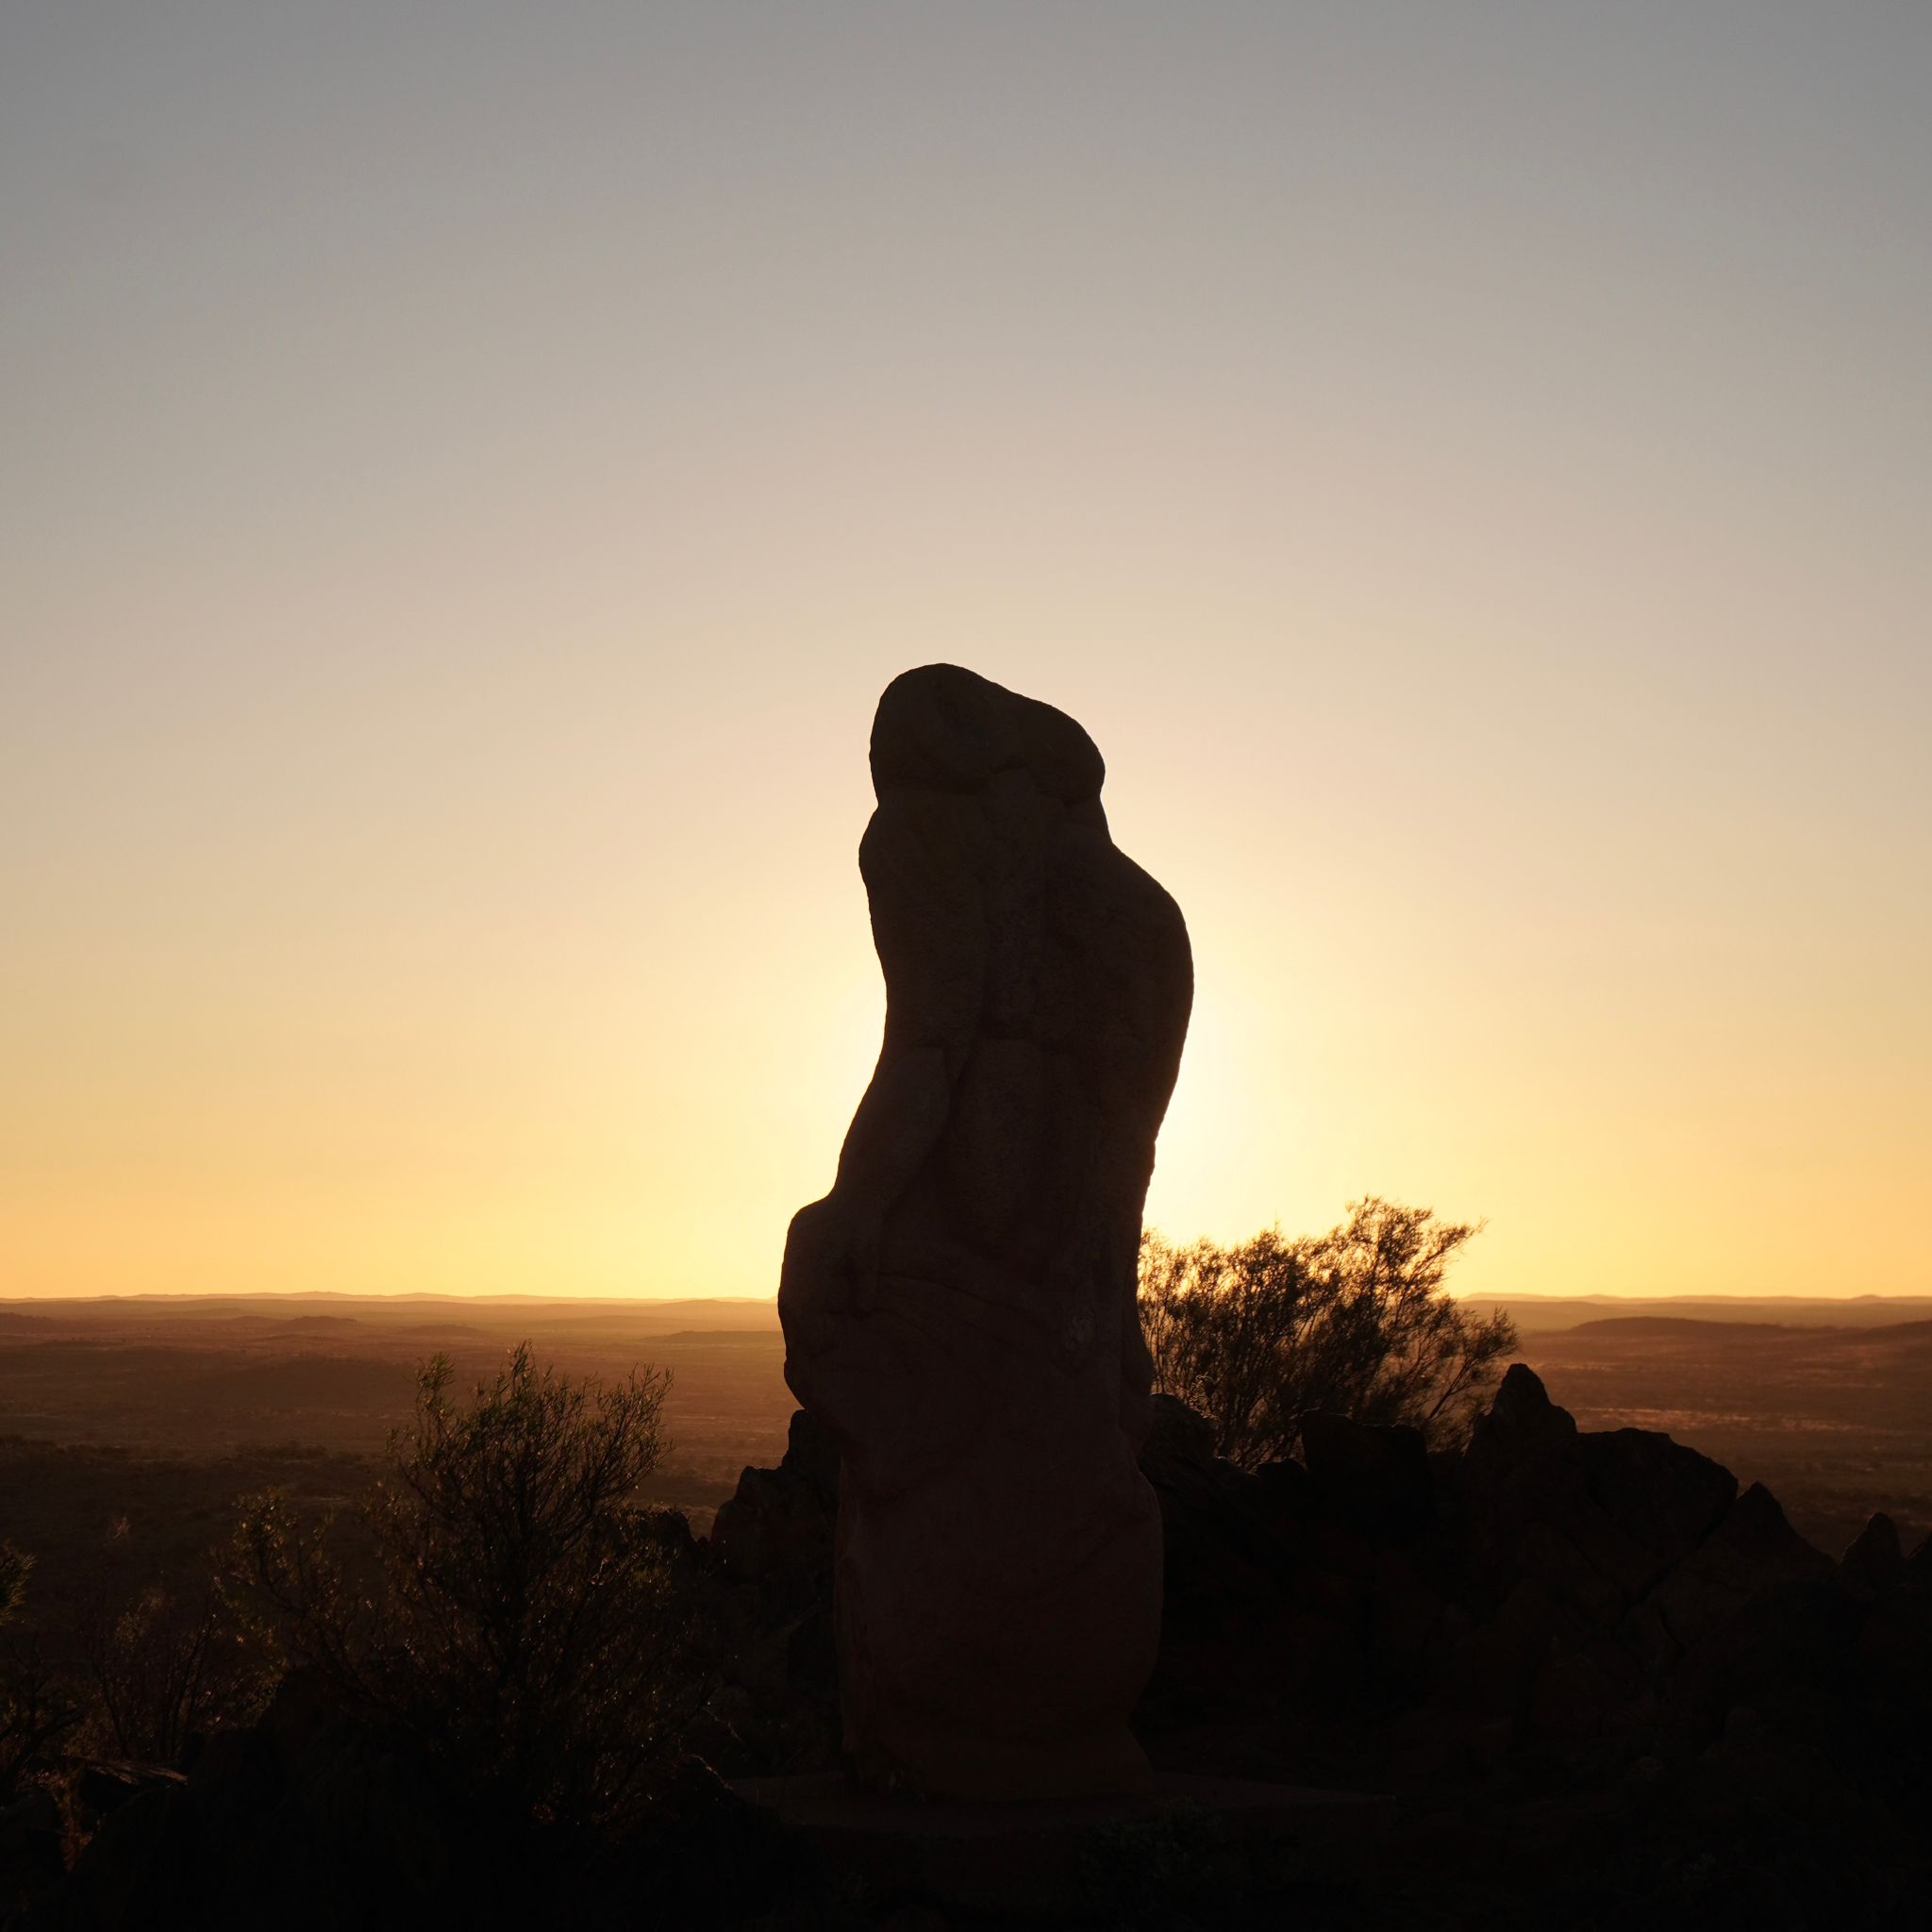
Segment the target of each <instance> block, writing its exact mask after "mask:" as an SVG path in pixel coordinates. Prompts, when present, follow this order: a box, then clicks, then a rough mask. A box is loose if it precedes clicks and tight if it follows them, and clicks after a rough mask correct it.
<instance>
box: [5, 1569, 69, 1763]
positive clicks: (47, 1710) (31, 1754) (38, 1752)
mask: <svg viewBox="0 0 1932 1932" xmlns="http://www.w3.org/2000/svg"><path fill="white" fill-rule="evenodd" d="M33 1566H34V1559H33V1558H32V1557H29V1556H27V1555H26V1554H25V1552H24V1551H21V1550H17V1549H15V1548H14V1547H13V1545H12V1544H11V1543H4V1542H0V1799H6V1798H8V1797H10V1796H11V1795H12V1793H13V1791H14V1789H15V1788H16V1787H17V1786H18V1785H19V1784H20V1782H21V1781H22V1780H23V1779H24V1778H25V1777H27V1776H28V1775H30V1774H32V1773H33V1772H36V1771H38V1770H40V1769H42V1766H44V1765H45V1763H46V1762H47V1760H48V1759H49V1757H51V1756H52V1754H53V1753H54V1751H55V1750H56V1748H57V1747H58V1744H59V1743H60V1740H62V1739H63V1738H64V1737H66V1735H67V1733H68V1732H69V1731H71V1730H72V1729H73V1728H74V1725H75V1721H76V1720H77V1718H78V1716H79V1713H78V1712H77V1711H76V1710H75V1707H74V1702H73V1700H72V1698H70V1697H69V1696H68V1695H67V1693H66V1690H65V1687H64V1686H63V1685H62V1684H61V1683H60V1681H59V1679H58V1677H57V1676H56V1675H55V1674H54V1672H53V1671H52V1669H51V1668H49V1666H48V1665H47V1663H46V1661H45V1659H44V1658H43V1657H42V1655H41V1649H40V1645H39V1644H38V1643H37V1642H36V1641H34V1640H33V1639H31V1638H30V1637H25V1636H24V1635H22V1633H21V1632H20V1631H19V1630H18V1629H17V1628H14V1627H12V1626H13V1625H15V1624H17V1622H18V1618H19V1614H20V1607H21V1604H22V1602H23V1600H24V1599H25V1595H26V1580H27V1575H28V1573H29V1572H30V1571H31V1570H32V1569H33Z"/></svg>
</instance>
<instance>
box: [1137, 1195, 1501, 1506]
mask: <svg viewBox="0 0 1932 1932" xmlns="http://www.w3.org/2000/svg"><path fill="white" fill-rule="evenodd" d="M1478 1232H1479V1224H1477V1223H1474V1222H1445V1221H1441V1220H1438V1219H1437V1217H1436V1215H1435V1213H1434V1211H1433V1210H1432V1209H1430V1208H1406V1207H1401V1206H1398V1205H1396V1204H1395V1203H1392V1202H1390V1201H1384V1200H1382V1199H1380V1198H1379V1197H1377V1196H1374V1195H1370V1196H1368V1197H1366V1198H1365V1199H1363V1200H1360V1201H1357V1202H1354V1203H1352V1204H1351V1205H1350V1208H1349V1214H1348V1219H1347V1220H1346V1221H1344V1222H1342V1223H1341V1224H1339V1225H1338V1226H1336V1227H1332V1228H1330V1229H1329V1230H1328V1232H1327V1233H1326V1234H1321V1235H1304V1236H1301V1237H1300V1238H1298V1239H1296V1240H1292V1241H1291V1240H1289V1239H1287V1238H1286V1237H1284V1236H1283V1235H1282V1233H1281V1231H1280V1229H1279V1228H1266V1229H1263V1230H1262V1232H1261V1233H1259V1234H1257V1235H1256V1236H1254V1237H1253V1238H1252V1239H1251V1240H1249V1241H1241V1242H1239V1243H1237V1244H1236V1245H1234V1246H1232V1247H1221V1246H1218V1245H1216V1244H1215V1243H1214V1242H1213V1241H1195V1242H1194V1243H1193V1244H1192V1245H1191V1246H1189V1247H1176V1246H1174V1245H1173V1244H1172V1243H1170V1242H1168V1241H1163V1240H1162V1239H1161V1238H1160V1236H1159V1235H1158V1234H1154V1233H1152V1232H1150V1233H1148V1234H1146V1235H1144V1236H1143V1237H1142V1239H1141V1326H1142V1328H1143V1329H1144V1331H1145V1333H1146V1337H1147V1345H1148V1348H1149V1349H1150V1351H1151V1352H1152V1354H1153V1357H1154V1374H1155V1387H1156V1388H1157V1389H1158V1390H1161V1391H1164V1392H1166V1393H1168V1394H1170V1395H1174V1396H1177V1397H1179V1398H1180V1400H1181V1401H1183V1402H1185V1403H1187V1404H1188V1405H1189V1407H1191V1408H1194V1409H1197V1410H1199V1411H1200V1413H1201V1414H1203V1415H1204V1416H1206V1417H1207V1418H1208V1421H1209V1422H1210V1423H1211V1424H1213V1426H1214V1438H1215V1448H1216V1451H1217V1452H1218V1453H1219V1454H1220V1455H1222V1456H1224V1457H1227V1458H1228V1460H1229V1461H1231V1462H1235V1463H1239V1464H1240V1465H1241V1467H1243V1468H1247V1469H1253V1468H1257V1467H1258V1466H1259V1465H1260V1464H1262V1463H1264V1462H1270V1461H1276V1460H1279V1459H1281V1458H1283V1457H1288V1456H1290V1455H1291V1454H1292V1453H1293V1451H1294V1449H1295V1447H1296V1444H1297V1443H1298V1442H1299V1441H1300V1438H1301V1429H1302V1422H1303V1419H1304V1418H1305V1417H1307V1416H1308V1415H1312V1414H1315V1413H1317V1412H1319V1411H1327V1412H1330V1413H1333V1414H1338V1415H1345V1416H1350V1417H1352V1418H1354V1419H1355V1420H1356V1421H1358V1422H1366V1423H1381V1424H1388V1423H1406V1424H1410V1425H1411V1426H1413V1427H1415V1428H1418V1429H1420V1430H1422V1432H1423V1434H1424V1436H1425V1437H1426V1438H1427V1439H1428V1441H1429V1442H1430V1444H1431V1446H1432V1447H1452V1446H1455V1445H1457V1444H1458V1443H1460V1442H1461V1441H1463V1440H1464V1439H1465V1438H1466V1437H1467V1435H1468V1433H1469V1427H1470V1424H1471V1422H1472V1421H1473V1420H1474V1417H1475V1415H1476V1414H1477V1413H1479V1412H1480V1410H1481V1408H1482V1407H1483V1404H1484V1401H1485V1399H1486V1397H1487V1393H1488V1391H1489V1389H1490V1387H1491V1384H1492V1383H1493V1382H1494V1381H1495V1379H1496V1376H1497V1374H1498V1373H1499V1372H1500V1367H1501V1363H1502V1360H1503V1358H1504V1357H1506V1356H1507V1355H1508V1353H1509V1352H1510V1351H1511V1350H1512V1349H1513V1348H1514V1347H1515V1346H1516V1330H1515V1327H1514V1325H1513V1324H1511V1323H1510V1321H1509V1319H1508V1317H1507V1315H1504V1314H1500V1313H1498V1314H1496V1315H1493V1316H1491V1317H1490V1318H1489V1319H1488V1320H1479V1319H1477V1318H1476V1317H1474V1315H1472V1314H1470V1313H1468V1312H1467V1311H1465V1310H1464V1309H1463V1308H1461V1307H1458V1306H1457V1303H1455V1302H1454V1301H1452V1300H1450V1299H1449V1297H1448V1296H1447V1295H1446V1294H1445V1293H1444V1292H1443V1282H1444V1277H1445V1276H1446V1274H1447V1273H1448V1270H1449V1266H1450V1264H1451V1262H1453V1261H1454V1260H1455V1258H1456V1257H1457V1255H1458V1254H1459V1253H1460V1252H1461V1250H1462V1249H1463V1248H1464V1246H1466V1245H1467V1243H1468V1242H1469V1241H1471V1240H1472V1239H1473V1238H1474V1236H1475V1235H1476V1234H1477V1233H1478Z"/></svg>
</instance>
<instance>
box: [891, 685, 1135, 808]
mask: <svg viewBox="0 0 1932 1932" xmlns="http://www.w3.org/2000/svg"><path fill="white" fill-rule="evenodd" d="M1021 768H1024V770H1026V771H1029V772H1030V773H1031V774H1033V780H1034V782H1035V783H1036V784H1037V785H1038V786H1039V787H1040V789H1041V791H1044V792H1046V793H1047V794H1048V795H1049V796H1051V797H1054V798H1060V799H1064V800H1066V801H1067V802H1068V803H1069V804H1077V803H1079V802H1080V801H1081V800H1083V799H1089V798H1097V797H1098V796H1099V795H1100V787H1101V782H1102V780H1103V779H1105V777H1106V776H1107V766H1106V764H1105V762H1104V761H1103V760H1102V758H1101V756H1100V748H1099V746H1098V745H1096V744H1095V743H1094V742H1093V741H1092V740H1091V738H1089V737H1088V735H1087V734H1086V732H1085V731H1083V730H1082V729H1081V728H1080V726H1079V725H1078V724H1075V723H1074V720H1073V719H1071V718H1070V717H1068V716H1067V714H1066V713H1065V712H1064V711H1057V710H1055V709H1054V708H1053V707H1052V706H1051V705H1043V704H1041V702H1040V701H1039V699H1037V698H1026V697H1022V696H1021V695H1020V693H1019V692H1018V691H1008V689H1007V688H1006V686H1005V685H1003V684H995V683H993V681H992V680H991V678H990V677H981V676H980V675H978V673H977V672H974V671H967V670H963V669H962V668H961V667H960V666H959V665H958V664H923V665H921V666H920V667H919V669H918V670H916V671H903V672H901V673H900V674H899V675H898V676H897V677H895V678H893V680H892V681H891V684H889V685H888V686H887V687H886V690H885V694H884V696H882V697H881V698H880V699H879V708H878V712H877V714H876V715H875V716H874V719H873V724H872V781H873V789H874V791H877V792H879V793H881V794H883V793H884V791H885V788H886V787H887V786H888V785H923V786H928V787H931V788H933V789H935V790H938V791H978V790H979V788H980V787H981V786H982V785H984V784H985V783H986V782H987V780H988V779H989V778H991V776H992V775H993V774H994V773H996V772H1007V771H1013V770H1016V769H1021Z"/></svg>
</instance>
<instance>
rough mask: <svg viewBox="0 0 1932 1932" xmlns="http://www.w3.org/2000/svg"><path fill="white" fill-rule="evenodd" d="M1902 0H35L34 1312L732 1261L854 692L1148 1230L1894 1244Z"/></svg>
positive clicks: (1908, 438)
mask: <svg viewBox="0 0 1932 1932" xmlns="http://www.w3.org/2000/svg"><path fill="white" fill-rule="evenodd" d="M1928 83H1932V8H1928V7H1926V6H1924V4H1922V0H1899V4H1895V5H1851V6H1845V7H1825V6H1823V5H1813V6H1808V7H1794V6H1788V5H1778V4H1774V0H1733V4H1723V5H1718V4H1708V5H1707V4H1692V5H1685V4H1683V0H1672V4H1669V5H1631V4H1624V5H1618V6H1614V7H1612V6H1607V5H1606V6H1591V7H1588V8H1585V7H1571V6H1564V5H1559V4H1551V0H1540V4H1535V5H1521V6H1506V5H1473V4H1471V5H1454V6H1451V5H1442V4H1440V0H1429V4H1423V0H1418V4H1414V5H1409V6H1375V5H1368V4H1360V0H1352V4H1348V5H1337V6H1334V7H1332V8H1318V7H1286V6H1280V5H1274V4H1270V5H1256V6H1227V5H1207V4H1191V5H1186V6H1182V5H1173V6H1163V7H1146V6H1132V5H1124V4H1109V5H1105V6H1101V5H1087V6H1058V5H1052V4H1042V0H1028V4H1026V5H1024V6H997V5H984V4H976V5H973V6H952V7H940V6H933V7H909V6H903V5H900V6H878V7H857V6H845V5H828V4H816V5H811V6H800V7H780V6H775V5H770V6H760V7H746V6H733V5H721V4H719V0H704V4H693V5H691V6H689V7H680V8H666V7H654V6H647V5H643V4H641V0H625V4H622V5H618V4H606V5H592V4H567V0H552V4H548V5H545V6H541V7H533V6H526V5H517V6H509V5H488V4H480V0H463V4H460V5H457V4H431V0H410V4H408V5H396V4H393V0H383V4H380V5H375V4H363V0H327V4H321V0H317V4H312V5H293V4H269V0H207V4H184V0H129V4H121V5H112V6H109V5H93V4H90V0H8V4H6V5H5V6H4V7H0V654H4V658H0V908H4V914H0V917H4V921H5V925H4V944H0V1293H8V1294H39V1293H64V1292H82V1293H97V1292H119V1291H158V1290H160V1291H190V1290H284V1289H316V1288H327V1289H340V1290H343V1291H377V1290H403V1289H422V1290H435V1291H501V1290H517V1291H558V1292H569V1293H612V1294H636V1293H644V1294H658V1293H704V1292H722V1293H767V1292H770V1291H772V1290H773V1289H774V1286H775V1282H776V1275H777V1264H778V1258H779V1253H780V1248H781V1244H782V1241H783V1236H784V1228H785V1224H786V1221H787V1219H788V1218H789V1216H790V1214H791V1211H792V1209H793V1208H796V1207H797V1206H798V1205H799V1204H800V1203H802V1202H804V1201H806V1200H808V1199H809V1198H811V1197H813V1196H814V1195H817V1194H819V1193H821V1192H823V1191H824V1188H825V1187H826V1186H827V1185H828V1184H829V1182H830V1178H831V1174H832V1167H833V1162H834V1159H835V1157H836V1153H837V1147H838V1142H839V1140H840V1137H841V1133H842V1131H843V1126H844V1123H845V1121H846V1119H847V1117H848V1116H849V1114H850V1111H851V1108H852V1105H853V1103H854V1101H855V1100H856V1098H857V1096H858V1092H859V1091H860V1090H861V1088H862V1087H863V1084H864V1081H865V1078H866V1075H867V1074H868V1072H869V1069H870V1063H871V1059H872V1056H873V1053H874V1050H875V1047H876V1041H877V1028H878V1024H879V1018H880V1014H881V1010H882V995H881V991H880V986H879V981H878V975H877V968H876V965H875V963H874V959H873V956H872V952H871V945H870V939H869V935H868V931H867V927H866V922H865V901H864V895H863V892H862V890H861V888H860V885H859V881H858V872H857V867H856V863H855V850H856V846H857V843H858V835H859V832H860V830H861V829H862V827H863V824H864V821H865V818H866V814H867V812H868V810H869V809H870V805H871V794H870V789H869V785H868V780H867V775H866V769H865V744H866V736H867V731H868V728H869V724H870V721H871V712H872V708H873V705H874V701H875V699H876V697H877V694H878V691H879V690H880V689H881V688H882V687H883V685H884V684H885V683H886V681H887V680H888V679H889V678H890V677H891V675H893V674H894V673H895V672H897V671H899V670H901V669H903V668H905V667H906V666H908V665H911V664H916V663H921V662H924V661H928V660H931V659H935V658H946V659H951V660H954V661H957V662H960V663H965V664H969V665H972V666H973V667H974V668H975V669H977V670H979V671H982V672H984V673H986V674H987V675H991V676H992V677H995V678H998V679H1000V680H1001V681H1002V682H1004V683H1008V684H1010V685H1012V686H1014V687H1016V688H1017V689H1020V690H1022V691H1027V692H1029V693H1031V694H1033V695H1036V696H1040V697H1043V698H1046V699H1048V700H1050V701H1052V702H1054V703H1056V704H1058V705H1060V706H1062V707H1063V708H1066V709H1068V710H1069V711H1071V712H1073V713H1074V716H1076V717H1077V718H1079V719H1080V720H1081V721H1082V722H1083V723H1084V724H1086V725H1087V726H1088V727H1089V728H1090V730H1091V732H1092V733H1093V735H1094V737H1095V738H1096V740H1097V741H1098V742H1099V743H1100V745H1101V748H1102V750H1103V751H1104V752H1105V754H1106V755H1107V758H1108V769H1109V778H1108V791H1107V804H1108V809H1109V812H1110V814H1111V817H1112V822H1113V825H1114V830H1115V835H1116V838H1117V839H1118V840H1119V841H1120V843H1121V844H1122V845H1123V846H1124V849H1125V850H1127V851H1128V852H1129V853H1131V854H1132V855H1133V856H1134V857H1135V858H1137V859H1139V860H1140V861H1141V863H1142V864H1144V865H1145V866H1147V867H1148V869H1149V870H1151V871H1152V872H1154V873H1155V874H1156V875H1157V876H1158V877H1159V878H1160V879H1161V880H1162V881H1163V882H1164V883H1165V884H1166V885H1167V886H1168V887H1169V888H1170V889H1171V890H1172V891H1174V894H1175V896H1176V897H1177V898H1178V899H1179V900H1180V902H1181V904H1182V906H1183V908H1184V909H1185V910H1186V912H1187V914H1188V918H1189V922H1190V924H1191V929H1192V933H1193V939H1194V946H1195V956H1196V967H1197V973H1198V979H1199V993H1198V1002H1197V1007H1196V1017H1195V1024H1194V1029H1193V1033H1192V1036H1191V1041H1190V1046H1189V1051H1188V1058H1187V1061H1186V1063H1185V1065H1184V1068H1183V1071H1182V1074H1181V1084H1180V1088H1179V1091H1178V1092H1177V1094H1176V1096H1175V1101H1174V1108H1173V1110H1172V1112H1171V1114H1170V1116H1169V1123H1168V1126H1167V1128H1166V1130H1165V1131H1164V1133H1163V1136H1162V1140H1161V1146H1160V1158H1159V1165H1158V1171H1157V1174H1156V1177H1155V1183H1154V1191H1153V1196H1152V1198H1151V1201H1150V1219H1152V1220H1153V1221H1155V1222H1156V1223H1157V1224H1159V1225H1160V1226H1161V1227H1163V1228H1164V1229H1165V1230H1166V1231H1167V1232H1168V1233H1170V1234H1172V1235H1175V1236H1191V1235H1193V1234H1195V1233H1197V1232H1204V1231H1206V1232H1212V1233H1215V1234H1218V1235H1221V1236H1224V1237H1235V1236H1240V1235H1242V1234H1245V1233H1248V1232H1250V1231H1252V1230H1253V1229H1254V1228H1256V1227H1257V1226H1259V1225H1260V1224H1264V1223H1267V1222H1270V1221H1273V1220H1275V1219H1277V1218H1278V1219H1279V1220H1280V1221H1281V1222H1282V1223H1283V1224H1284V1225H1285V1226H1287V1227H1289V1228H1290V1229H1302V1228H1311V1227H1319V1226H1325V1225H1327V1224H1329V1223H1331V1222H1332V1221H1334V1220H1336V1219H1337V1218H1339V1216H1340V1214H1341V1208H1342V1206H1343V1203H1344V1201H1345V1200H1347V1199H1348V1198H1349V1197H1351V1196H1353V1195H1357V1194H1359V1193H1362V1192H1364V1191H1379V1192H1383V1193H1388V1194H1391V1195H1394V1196H1396V1197H1398V1198H1402V1199H1407V1200H1411V1201H1421V1202H1427V1203H1432V1204H1434V1205H1435V1206H1436V1207H1437V1208H1440V1209H1441V1210H1442V1211H1444V1212H1446V1213H1452V1214H1455V1215H1457V1216H1469V1217H1475V1216H1487V1217H1489V1221H1490V1226H1489V1230H1488V1232H1487V1233H1486V1234H1485V1235H1484V1236H1483V1237H1482V1239H1481V1241H1479V1242H1478V1243H1477V1244H1476V1245H1475V1247H1474V1249H1473V1250H1472V1251H1471V1254H1470V1257H1469V1258H1468V1260H1467V1262H1466V1263H1465V1264H1464V1269H1463V1274H1462V1280H1461V1286H1462V1287H1464V1288H1466V1289H1469V1290H1472V1291H1478V1290H1479V1291H1502V1292H1506V1293H1507V1292H1519V1291H1544V1292H1589V1291H1608V1292H1630V1293H1646V1294H1662V1293H1673V1292H1683V1291H1700V1292H1702V1291H1734V1292H1752V1291H1762V1292H1859V1291H1892V1292H1903V1291H1919V1292H1924V1291H1927V1290H1928V1289H1932V1261H1928V1257H1927V1244H1926V1240H1925V1228H1926V1226H1927V1224H1928V1209H1932V1186H1928V1176H1932V1125H1928V1094H1932V1022H1928V1017H1927V998H1926V989H1927V987H1928V986H1932V773H1928V767H1932V758H1928V750H1927V747H1928V742H1932V624H1928V613H1932V482H1928V474H1932V472H1928V465H1932V454H1928V453H1932V113H1928V111H1927V105H1926V104H1927V99H1928Z"/></svg>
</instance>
